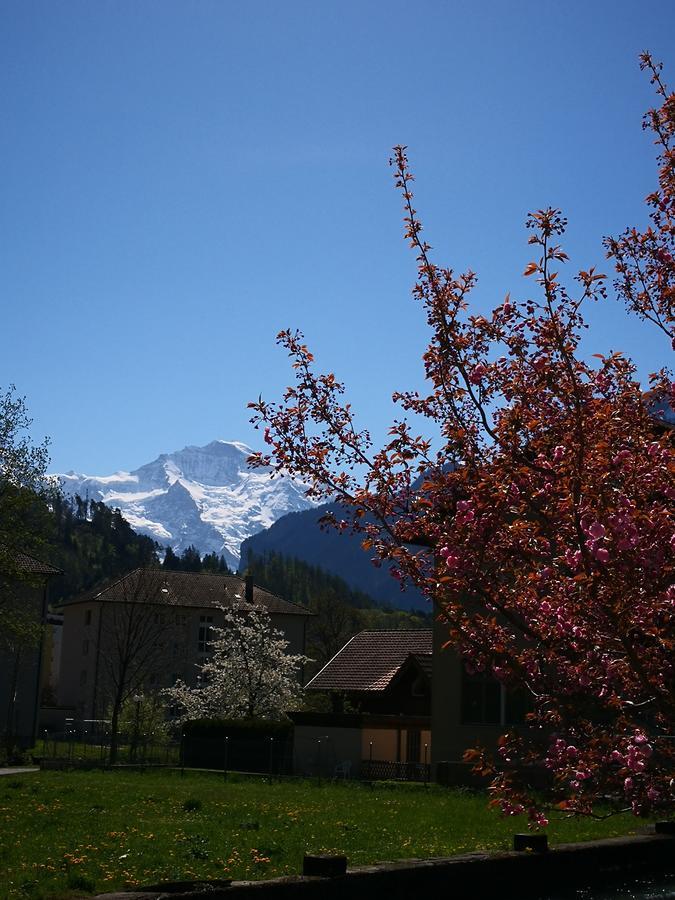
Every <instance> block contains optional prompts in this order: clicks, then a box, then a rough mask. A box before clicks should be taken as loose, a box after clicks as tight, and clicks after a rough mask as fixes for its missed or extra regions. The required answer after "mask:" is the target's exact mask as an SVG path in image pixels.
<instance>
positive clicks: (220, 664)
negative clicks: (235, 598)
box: [164, 606, 308, 723]
mask: <svg viewBox="0 0 675 900" xmlns="http://www.w3.org/2000/svg"><path fill="white" fill-rule="evenodd" d="M222 609H223V613H224V625H223V627H222V628H218V627H213V628H212V629H211V640H210V648H211V656H210V657H209V659H208V661H207V662H205V663H204V664H203V665H198V667H197V668H198V669H199V676H198V679H197V686H196V687H190V686H189V685H187V684H185V682H183V681H180V680H179V681H177V682H176V684H175V685H174V686H173V687H171V688H168V689H167V690H166V691H165V692H164V693H165V695H166V696H167V697H168V698H169V702H170V703H171V704H172V705H175V706H178V707H179V709H180V710H181V714H180V716H179V718H178V720H177V721H178V722H179V723H182V722H187V721H189V720H191V719H207V718H209V719H210V718H227V719H245V718H261V719H280V718H282V717H283V715H284V712H286V711H287V710H289V709H292V708H293V706H294V705H295V704H296V703H297V700H298V697H299V695H300V692H301V686H300V681H299V679H298V670H299V668H300V667H301V666H302V665H303V664H304V663H305V662H307V661H308V660H307V657H306V656H302V655H301V654H296V655H290V654H287V653H286V648H287V647H288V641H287V640H286V639H285V638H284V635H283V632H281V631H279V629H277V628H274V627H273V626H272V622H271V620H270V615H269V613H268V612H267V610H266V609H265V608H264V607H262V606H246V607H243V606H240V607H239V608H235V609H232V608H227V607H222Z"/></svg>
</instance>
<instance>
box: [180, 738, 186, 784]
mask: <svg viewBox="0 0 675 900" xmlns="http://www.w3.org/2000/svg"><path fill="white" fill-rule="evenodd" d="M179 753H180V774H181V778H182V777H183V776H184V775H185V729H184V728H181V730H180V750H179Z"/></svg>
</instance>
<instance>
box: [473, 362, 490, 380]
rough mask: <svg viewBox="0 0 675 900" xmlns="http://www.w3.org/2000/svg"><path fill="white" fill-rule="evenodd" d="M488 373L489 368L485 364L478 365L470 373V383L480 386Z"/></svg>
mask: <svg viewBox="0 0 675 900" xmlns="http://www.w3.org/2000/svg"><path fill="white" fill-rule="evenodd" d="M486 372H487V366H485V365H483V363H478V365H477V366H474V367H473V369H472V370H471V372H470V373H469V381H470V382H471V384H480V383H481V380H482V378H483V375H485V373H486Z"/></svg>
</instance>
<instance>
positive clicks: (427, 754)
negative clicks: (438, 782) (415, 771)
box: [424, 744, 429, 787]
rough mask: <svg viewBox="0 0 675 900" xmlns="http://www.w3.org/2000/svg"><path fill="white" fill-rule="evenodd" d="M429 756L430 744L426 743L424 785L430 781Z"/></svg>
mask: <svg viewBox="0 0 675 900" xmlns="http://www.w3.org/2000/svg"><path fill="white" fill-rule="evenodd" d="M428 758H429V745H428V744H425V745H424V787H427V782H428V781H429V777H428V773H429V764H428V762H427V760H428Z"/></svg>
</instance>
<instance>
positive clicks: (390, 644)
mask: <svg viewBox="0 0 675 900" xmlns="http://www.w3.org/2000/svg"><path fill="white" fill-rule="evenodd" d="M431 651H432V631H431V629H430V628H419V629H414V630H413V629H410V630H406V631H361V632H360V633H359V634H356V635H354V637H353V638H352V639H351V640H350V641H348V642H347V643H346V644H345V645H344V647H343V648H342V650H340V651H339V652H338V653H336V654H335V656H334V657H333V658H332V659H331V660H330V661H329V662H327V663H326V665H325V666H324V667H323V669H321V671H320V672H319V673H318V674H317V675H315V676H314V678H312V680H311V681H310V682H308V684H307V685H306V689H308V690H310V691H383V690H386V689H387V688H388V687H389V685H390V684H391V682H392V681H393V679H394V678H395V677H396V675H397V674H398V672H399V671H400V669H401V668H402V666H403V665H404V664H405V663H406V662H407V661H408V659H409V658H410V657H412V658H413V659H414V660H415V661H416V662H417V663H418V664H419V665H420V666H421V668H422V669H423V670H424V672H425V674H428V675H429V676H430V675H431Z"/></svg>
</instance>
